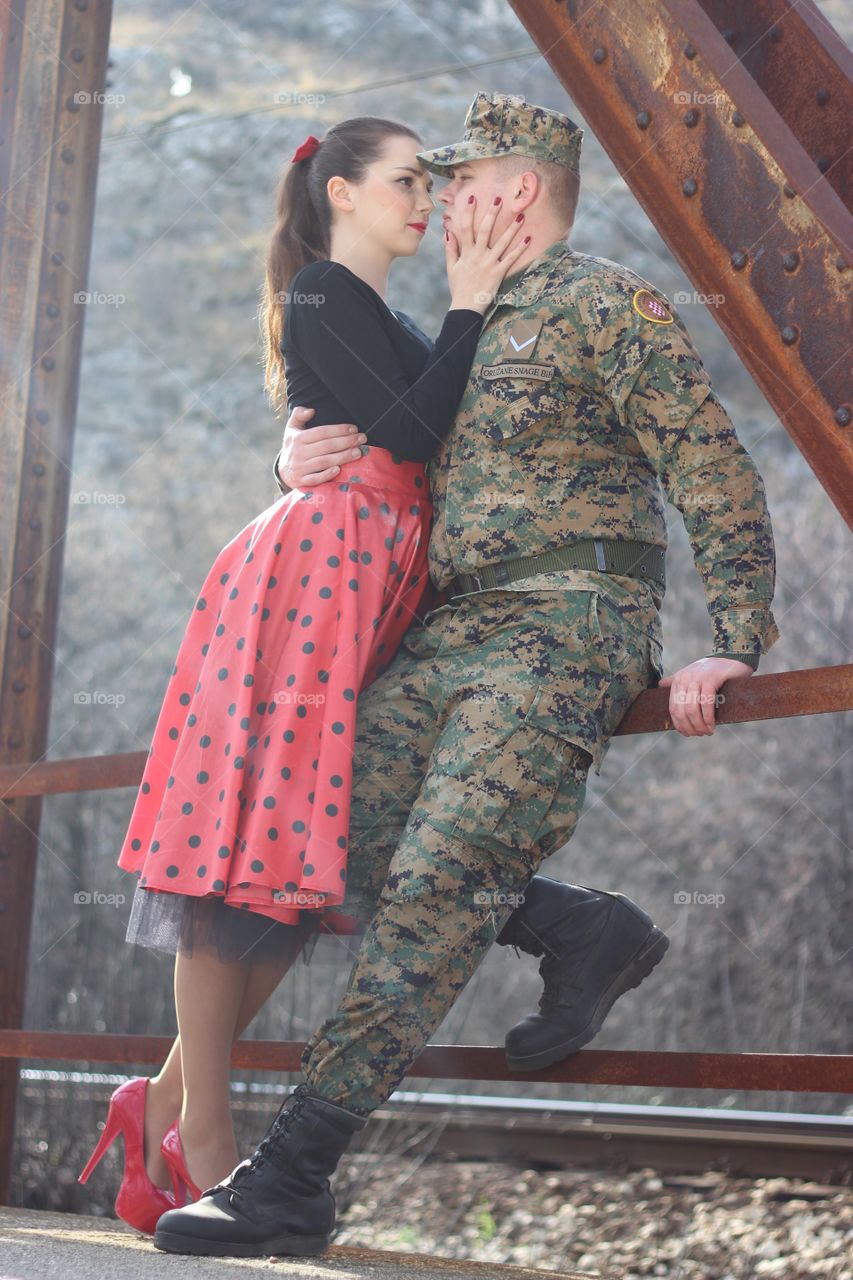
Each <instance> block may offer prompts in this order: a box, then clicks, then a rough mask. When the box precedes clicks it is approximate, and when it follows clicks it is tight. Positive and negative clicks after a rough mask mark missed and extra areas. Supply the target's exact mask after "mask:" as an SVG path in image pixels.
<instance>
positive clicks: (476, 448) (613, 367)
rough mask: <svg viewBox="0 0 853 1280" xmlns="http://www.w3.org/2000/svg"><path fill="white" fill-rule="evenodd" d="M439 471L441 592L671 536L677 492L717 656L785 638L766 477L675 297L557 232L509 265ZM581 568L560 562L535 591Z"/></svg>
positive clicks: (434, 472)
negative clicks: (560, 550)
mask: <svg viewBox="0 0 853 1280" xmlns="http://www.w3.org/2000/svg"><path fill="white" fill-rule="evenodd" d="M638 291H640V292H638ZM635 300H638V301H639V304H640V306H641V311H638V310H637V309H636V307H635V305H634V301H635ZM641 312H645V313H646V315H644V314H642V313H641ZM648 314H655V315H657V316H658V317H659V319H656V320H652V319H649V318H647V316H648ZM531 339H532V340H531ZM428 473H429V478H430V483H431V486H432V497H433V506H434V523H433V530H432V537H431V541H430V548H429V558H430V573H431V576H432V578H433V581H434V583H435V585H436V586H437V587H439V588H443V587H445V586H446V585H447V584H448V583H449V582H450V580H451V579H452V578H453V577H454V576H455V575H456V574H459V573H471V572H474V571H476V570H477V569H479V568H481V567H482V566H484V565H491V564H496V563H498V562H500V561H503V560H511V559H513V558H515V557H518V556H529V555H535V554H536V553H537V552H540V551H544V550H552V549H553V548H555V547H558V546H560V545H561V544H564V543H568V542H572V541H574V540H576V539H579V538H591V537H595V538H602V539H607V538H615V539H618V538H636V539H640V540H642V541H645V542H651V543H655V544H657V545H658V546H661V547H666V545H667V531H666V521H665V516H664V503H665V500H668V501H669V502H672V503H673V504H674V505H675V506H676V507H678V509H679V510H680V512H681V514H682V517H683V519H684V523H685V527H686V530H687V533H688V536H689V538H690V543H691V546H692V549H693V556H694V561H695V564H696V569H697V571H698V573H699V575H700V578H701V580H702V586H703V590H704V594H705V602H706V606H707V609H708V613H709V615H710V619H711V629H712V633H713V651H714V653H717V654H723V653H730V654H731V653H752V654H758V653H761V652H764V651H766V650H767V649H769V648H770V646H771V645H772V644H773V643H775V641H776V640H777V639H778V636H779V632H778V629H777V627H776V623H775V620H774V618H773V614H772V612H771V609H770V603H771V600H772V597H773V589H774V579H775V554H774V544H773V533H772V529H771V524H770V517H769V515H768V511H767V506H766V502H765V495H764V485H763V482H762V480H761V476H760V475H759V473H758V471H757V469H756V467H755V464H754V463H753V461H752V458H751V457H750V455H749V454H748V453H747V452H746V450H745V449H744V448H743V446H742V445H741V444H740V442H739V441H738V439H737V435H736V433H735V429H734V426H733V425H732V422H731V420H730V418H729V417H728V415H727V413H726V411H725V409H724V408H723V406H722V405H721V404H720V401H719V399H718V398H717V396H716V394H715V392H714V390H713V389H712V387H711V383H710V379H709V377H708V374H707V373H706V371H705V369H704V368H703V365H702V361H701V359H700V357H699V354H698V352H697V351H696V348H695V347H694V346H693V343H692V342H691V339H690V336H689V334H688V332H687V329H686V328H685V326H684V323H683V322H682V320H681V319H680V318H679V316H678V315H677V313H676V312H675V310H674V308H673V307H672V306H671V305H670V304H669V302H668V301H667V299H666V298H665V297H664V296H663V295H662V294H660V293H659V292H658V291H657V290H655V289H654V287H653V286H651V285H649V283H648V282H647V281H645V280H643V279H642V278H641V277H639V276H637V275H635V274H634V272H632V271H630V270H629V269H628V268H626V267H623V266H621V265H619V264H618V263H615V262H610V261H608V259H606V258H598V257H592V256H590V255H588V254H583V253H576V252H574V251H573V250H572V249H570V248H569V247H568V245H567V244H566V243H564V242H562V241H560V242H557V243H556V244H553V245H551V246H550V247H549V248H548V249H547V250H546V251H545V252H544V253H543V254H541V255H540V257H539V258H537V259H536V260H535V262H533V263H531V264H530V266H528V267H527V268H526V269H525V270H524V271H522V272H517V273H515V274H514V275H513V276H510V277H507V280H505V281H504V283H503V285H502V288H501V292H500V293H499V294H498V297H497V299H496V301H495V304H494V306H493V307H492V308H491V310H490V311H488V312H487V313H486V316H485V319H484V325H483V330H482V334H481V337H480V342H479V345H478V348H477V354H476V357H475V360H474V365H473V368H472V370H471V376H470V378H469V381H468V384H467V387H466V389H465V392H464V394H463V398H462V400H461V402H460V405H459V410H458V413H457V416H456V420H455V422H454V425H453V427H452V429H451V431H450V434H449V435H448V436H447V438H446V439H445V440H444V442H443V443H442V445H441V447H440V449H439V451H438V453H437V454H436V455H435V457H433V458H432V459H431V460H430V462H429V464H428ZM587 577H589V575H587ZM582 578H583V575H582V574H579V573H578V572H576V571H572V570H568V571H567V572H566V573H565V574H563V573H554V572H551V573H548V574H547V575H546V574H543V575H535V576H533V577H528V578H525V579H524V580H523V586H524V588H525V589H528V590H534V589H536V588H537V587H544V586H548V587H554V586H560V585H565V586H570V587H578V586H580V585H581V581H580V580H581V579H582ZM623 581H624V580H623ZM512 585H513V586H515V587H520V586H521V585H522V584H521V583H514V584H512Z"/></svg>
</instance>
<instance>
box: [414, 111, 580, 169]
mask: <svg viewBox="0 0 853 1280" xmlns="http://www.w3.org/2000/svg"><path fill="white" fill-rule="evenodd" d="M582 141H583V129H581V128H580V127H579V126H578V125H576V124H575V123H574V121H573V120H570V119H569V117H568V116H564V115H561V114H560V112H559V111H551V110H550V109H549V108H548V107H534V106H531V104H530V103H529V102H525V101H524V99H523V98H520V97H518V96H516V95H514V94H509V93H478V94H477V96H476V98H475V99H474V101H473V102H472V103H471V106H470V107H469V108H468V114H467V116H466V117H465V132H464V134H463V136H462V141H461V142H453V143H451V144H450V146H447V147H437V148H436V149H435V150H434V151H419V152H418V159H419V160H421V161H422V162H423V163H424V164H425V165H426V167H427V168H428V169H431V170H432V171H433V172H434V173H442V171H443V170H444V169H448V168H450V167H451V166H452V165H456V164H462V163H463V161H465V160H484V159H487V158H488V157H489V156H505V155H521V156H532V157H533V158H534V159H536V160H550V161H553V162H554V163H556V164H562V165H565V166H566V168H567V169H571V170H572V171H573V172H574V173H577V174H578V175H580V153H581V142H582Z"/></svg>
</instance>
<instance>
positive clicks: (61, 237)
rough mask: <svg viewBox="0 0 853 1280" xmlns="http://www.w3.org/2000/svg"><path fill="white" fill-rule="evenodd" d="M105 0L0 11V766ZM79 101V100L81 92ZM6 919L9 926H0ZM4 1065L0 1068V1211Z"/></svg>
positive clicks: (21, 739) (9, 1091)
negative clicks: (1, 303)
mask: <svg viewBox="0 0 853 1280" xmlns="http://www.w3.org/2000/svg"><path fill="white" fill-rule="evenodd" d="M110 15H111V4H110V3H109V0H101V2H100V3H96V2H95V0H64V2H63V0H13V3H11V4H2V5H0V89H1V90H2V92H0V112H2V115H0V135H2V141H3V145H2V146H0V296H2V299H3V307H2V318H0V402H2V414H0V599H2V601H3V605H4V608H3V614H2V619H1V620H0V676H2V679H0V726H2V737H0V758H2V759H3V760H4V761H9V762H15V761H21V762H25V761H28V760H33V759H38V758H39V757H40V756H41V755H42V754H43V752H44V751H45V749H46V747H47V732H48V723H49V717H50V692H51V683H52V679H53V663H54V652H53V650H54V644H55V636H56V623H57V608H58V602H59V596H60V584H61V577H62V554H63V548H64V534H65V528H66V523H67V511H68V496H69V481H70V474H71V473H70V461H71V453H72V440H73V434H74V420H75V414H76V408H77V390H78V377H79V368H80V354H81V350H82V343H83V315H84V312H85V307H83V306H81V305H78V304H77V303H75V299H74V295H75V293H77V292H78V291H81V290H85V288H86V283H87V276H88V269H89V254H90V245H91V238H92V222H93V216H94V204H95V182H96V177H97V168H98V154H99V150H100V138H101V117H102V113H103V97H102V90H103V87H104V77H105V72H106V61H107V47H108V43H109V30H110ZM81 95H82V96H81ZM40 818H41V798H40V797H39V796H38V795H37V794H33V795H31V796H29V797H21V798H19V799H17V800H14V801H10V802H8V803H6V804H4V805H3V806H2V807H0V921H5V927H0V1025H3V1026H8V1027H14V1026H20V1024H21V1020H22V1016H23V1008H24V997H25V990H26V964H27V955H28V950H29V937H30V920H31V916H32V904H33V885H34V881H35V866H36V855H37V850H38V829H39V822H40ZM11 922H14V927H9V926H10V924H11ZM16 1093H17V1066H16V1063H15V1062H13V1061H6V1062H4V1063H2V1064H0V1135H1V1136H0V1202H3V1203H5V1202H6V1200H7V1198H8V1188H9V1177H10V1161H11V1153H12V1140H13V1137H14V1131H15V1100H16Z"/></svg>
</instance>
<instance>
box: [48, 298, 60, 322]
mask: <svg viewBox="0 0 853 1280" xmlns="http://www.w3.org/2000/svg"><path fill="white" fill-rule="evenodd" d="M45 311H46V312H47V314H48V315H49V316H50V318H51V320H55V319H56V317H57V316H58V315H59V307H58V306H57V305H56V303H55V302H49V303H48V304H47V306H46V307H45Z"/></svg>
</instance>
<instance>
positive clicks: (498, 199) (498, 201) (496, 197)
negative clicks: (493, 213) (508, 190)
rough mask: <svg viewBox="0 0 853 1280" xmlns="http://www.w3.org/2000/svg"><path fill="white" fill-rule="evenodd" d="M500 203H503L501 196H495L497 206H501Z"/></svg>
mask: <svg viewBox="0 0 853 1280" xmlns="http://www.w3.org/2000/svg"><path fill="white" fill-rule="evenodd" d="M500 202H501V198H500V196H495V204H500Z"/></svg>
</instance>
